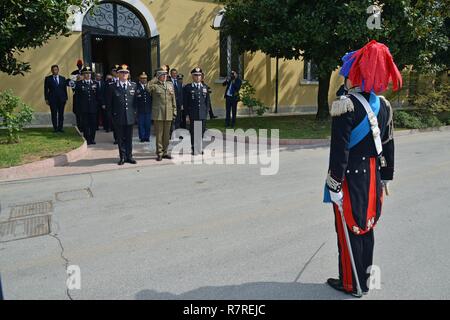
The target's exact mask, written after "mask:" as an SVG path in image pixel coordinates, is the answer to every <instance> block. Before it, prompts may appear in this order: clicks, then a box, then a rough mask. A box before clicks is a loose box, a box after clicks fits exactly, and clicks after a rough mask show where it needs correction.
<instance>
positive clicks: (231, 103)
mask: <svg viewBox="0 0 450 320" xmlns="http://www.w3.org/2000/svg"><path fill="white" fill-rule="evenodd" d="M223 85H224V86H226V87H227V88H226V89H225V95H224V98H225V100H226V119H225V126H226V127H229V126H230V118H231V126H232V127H234V125H235V124H236V113H237V104H238V102H239V90H241V85H242V81H241V79H239V77H238V74H237V72H236V71H231V76H230V77H229V78H227V80H226V81H225V82H224V83H223Z"/></svg>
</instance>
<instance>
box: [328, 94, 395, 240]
mask: <svg viewBox="0 0 450 320" xmlns="http://www.w3.org/2000/svg"><path fill="white" fill-rule="evenodd" d="M362 95H363V96H364V98H365V99H366V100H367V101H369V96H370V95H369V94H368V93H362ZM331 115H332V129H331V131H332V132H331V146H330V161H329V171H328V177H327V187H328V188H329V189H330V190H331V191H334V192H339V191H343V194H344V199H343V200H344V204H343V207H344V208H343V209H344V214H345V218H346V222H347V225H348V227H349V229H350V230H351V231H353V232H354V233H355V234H364V233H366V232H368V231H370V229H371V228H373V227H374V226H375V224H376V223H377V221H378V219H379V217H380V214H381V206H382V203H383V190H382V184H381V180H392V179H393V174H394V140H393V119H392V108H391V106H390V103H389V102H388V101H387V100H386V99H385V98H384V97H380V111H379V113H378V116H377V118H378V126H379V128H380V131H381V140H382V144H383V153H382V156H383V157H384V159H385V166H383V165H384V164H383V163H382V162H383V161H381V159H382V158H380V157H378V156H377V151H376V147H375V143H374V138H373V136H372V132H369V134H367V135H366V136H365V137H364V139H363V140H362V141H361V142H359V143H358V144H357V145H355V146H354V147H353V148H351V149H349V148H348V144H349V141H350V135H351V132H352V130H353V129H354V128H355V127H356V126H357V125H358V124H360V123H361V121H362V120H363V119H364V118H365V117H366V115H367V113H366V111H365V109H364V107H363V105H362V104H361V103H360V102H359V100H358V99H357V98H355V97H354V96H352V95H349V96H344V97H343V98H341V100H339V101H336V102H335V103H333V106H332V109H331Z"/></svg>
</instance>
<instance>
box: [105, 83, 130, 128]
mask: <svg viewBox="0 0 450 320" xmlns="http://www.w3.org/2000/svg"><path fill="white" fill-rule="evenodd" d="M106 96H107V99H106V108H107V111H108V113H109V114H111V116H112V119H113V122H114V125H119V126H125V125H133V124H134V122H135V118H136V109H135V108H136V104H135V101H134V99H135V97H136V83H134V82H129V81H128V82H127V88H126V89H124V88H123V87H122V86H121V84H120V81H117V82H116V83H110V84H109V86H108V88H107V94H106Z"/></svg>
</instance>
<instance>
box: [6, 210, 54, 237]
mask: <svg viewBox="0 0 450 320" xmlns="http://www.w3.org/2000/svg"><path fill="white" fill-rule="evenodd" d="M51 219H52V218H51V215H44V216H35V217H29V218H25V219H16V220H10V221H5V222H1V223H0V242H7V241H12V240H19V239H25V238H31V237H37V236H42V235H46V234H49V233H50V226H51Z"/></svg>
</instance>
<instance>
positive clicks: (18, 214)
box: [9, 201, 53, 219]
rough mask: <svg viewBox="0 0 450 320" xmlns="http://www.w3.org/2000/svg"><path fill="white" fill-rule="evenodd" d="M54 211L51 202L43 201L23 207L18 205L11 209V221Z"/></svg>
mask: <svg viewBox="0 0 450 320" xmlns="http://www.w3.org/2000/svg"><path fill="white" fill-rule="evenodd" d="M52 211H53V205H52V202H51V201H42V202H35V203H28V204H23V205H16V206H14V207H11V213H10V215H9V219H17V218H23V217H26V216H32V215H38V214H46V213H49V212H52Z"/></svg>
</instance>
